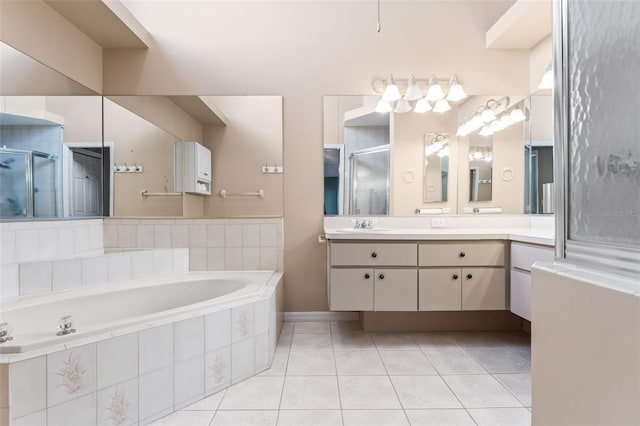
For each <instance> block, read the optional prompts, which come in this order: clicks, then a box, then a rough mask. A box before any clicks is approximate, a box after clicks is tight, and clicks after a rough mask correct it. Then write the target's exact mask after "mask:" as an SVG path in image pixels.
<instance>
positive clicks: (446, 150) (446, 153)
mask: <svg viewBox="0 0 640 426" xmlns="http://www.w3.org/2000/svg"><path fill="white" fill-rule="evenodd" d="M448 156H449V147H448V146H446V147H444V148H443V149H441V150H440V151H438V157H440V158H442V157H448Z"/></svg>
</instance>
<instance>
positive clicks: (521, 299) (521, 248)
mask: <svg viewBox="0 0 640 426" xmlns="http://www.w3.org/2000/svg"><path fill="white" fill-rule="evenodd" d="M553 258H554V249H553V247H548V246H541V245H536V244H527V243H518V242H513V243H511V292H510V299H511V300H510V302H511V303H510V309H511V312H513V313H514V314H516V315H518V316H520V317H522V318H524V319H526V320H528V321H531V266H532V265H533V264H534V263H535V262H537V261H543V262H552V261H553Z"/></svg>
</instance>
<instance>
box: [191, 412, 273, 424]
mask: <svg viewBox="0 0 640 426" xmlns="http://www.w3.org/2000/svg"><path fill="white" fill-rule="evenodd" d="M277 418H278V411H277V410H271V411H250V410H246V411H241V410H238V411H218V412H216V415H215V416H214V417H213V421H212V422H211V426H275V424H276V419H277ZM181 426H186V425H181Z"/></svg>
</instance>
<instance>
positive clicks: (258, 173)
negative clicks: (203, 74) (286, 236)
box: [202, 96, 283, 217]
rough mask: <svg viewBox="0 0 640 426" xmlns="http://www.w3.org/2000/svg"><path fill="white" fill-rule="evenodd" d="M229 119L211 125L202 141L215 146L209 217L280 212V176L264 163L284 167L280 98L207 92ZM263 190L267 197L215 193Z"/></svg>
mask: <svg viewBox="0 0 640 426" xmlns="http://www.w3.org/2000/svg"><path fill="white" fill-rule="evenodd" d="M202 99H203V101H205V103H212V104H214V105H216V106H217V107H218V108H220V110H221V111H222V112H223V114H224V115H225V116H226V118H227V125H226V126H207V127H206V128H205V132H204V135H205V138H204V145H205V146H206V147H207V148H209V149H210V150H211V156H212V160H211V168H212V181H213V182H212V185H211V186H212V191H211V192H212V195H211V196H210V197H206V199H205V200H204V215H205V216H207V217H242V216H282V213H283V212H282V208H283V189H282V176H283V175H282V174H264V173H262V167H263V166H264V165H265V164H267V165H269V166H274V165H276V164H277V165H278V166H279V167H282V165H283V164H282V97H280V96H203V97H202ZM221 189H225V190H226V191H227V192H229V193H238V192H256V191H258V190H259V189H262V190H264V198H258V197H228V198H226V199H222V198H220V197H219V196H217V195H216V194H218V193H219V192H220V190H221Z"/></svg>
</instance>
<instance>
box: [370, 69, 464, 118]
mask: <svg viewBox="0 0 640 426" xmlns="http://www.w3.org/2000/svg"><path fill="white" fill-rule="evenodd" d="M443 85H445V87H446V88H447V90H448V93H447V94H446V95H445V91H444V89H443ZM372 86H373V90H374V91H376V92H377V93H380V94H381V95H382V97H381V100H383V101H386V102H387V103H389V104H391V105H388V104H387V103H382V102H378V105H377V107H376V111H378V112H389V111H395V112H398V113H403V112H408V111H411V110H412V109H413V111H414V112H417V113H425V112H429V111H434V112H440V113H444V112H447V111H449V110H450V109H451V105H450V104H449V102H457V101H459V100H462V99H464V98H465V97H466V96H467V94H466V93H465V91H464V88H463V87H462V85H461V84H460V82H459V81H458V77H457V76H456V75H455V74H454V75H453V76H452V77H451V78H450V79H441V78H437V77H436V76H435V75H433V74H432V75H431V77H430V78H429V79H416V78H415V76H414V75H413V74H411V78H410V79H409V80H397V81H396V80H395V79H394V78H393V76H390V77H389V79H387V80H386V81H385V80H374V81H373V84H372ZM403 91H404V96H402V92H403ZM424 93H426V96H425V95H424ZM413 101H417V102H416V103H415V106H414V107H412V105H413V104H409V106H407V104H406V103H408V102H413ZM394 102H397V104H395V105H394V104H393V103H394ZM405 102H406V103H405ZM389 108H391V109H389Z"/></svg>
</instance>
